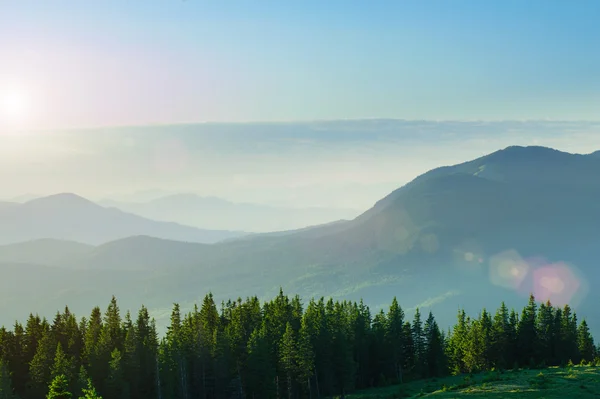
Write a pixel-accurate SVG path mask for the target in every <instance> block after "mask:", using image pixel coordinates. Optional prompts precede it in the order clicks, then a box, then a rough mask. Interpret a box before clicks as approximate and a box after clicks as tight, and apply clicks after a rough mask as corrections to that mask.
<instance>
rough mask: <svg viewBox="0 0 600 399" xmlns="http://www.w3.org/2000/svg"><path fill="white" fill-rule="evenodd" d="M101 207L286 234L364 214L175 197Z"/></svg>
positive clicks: (196, 223) (109, 202) (107, 203)
mask: <svg viewBox="0 0 600 399" xmlns="http://www.w3.org/2000/svg"><path fill="white" fill-rule="evenodd" d="M99 204H101V205H103V206H108V207H114V208H118V209H121V210H123V211H125V212H129V213H133V214H136V215H140V216H143V217H146V218H149V219H153V220H161V221H169V222H177V223H183V224H187V225H192V226H201V227H204V228H211V229H224V230H241V231H255V232H272V231H284V230H293V229H298V228H302V227H305V226H313V225H320V224H323V223H328V222H332V221H336V220H342V219H353V218H355V217H356V216H358V215H359V214H360V213H361V211H359V210H356V209H344V208H324V207H321V208H319V207H307V208H286V207H275V206H268V205H259V204H250V203H234V202H230V201H226V200H224V199H221V198H217V197H201V196H198V195H196V194H186V193H183V194H174V195H168V196H163V197H160V198H156V199H152V200H150V201H146V202H122V201H114V200H110V199H105V200H102V201H99Z"/></svg>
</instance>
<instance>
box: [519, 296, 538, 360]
mask: <svg viewBox="0 0 600 399" xmlns="http://www.w3.org/2000/svg"><path fill="white" fill-rule="evenodd" d="M536 316H537V305H536V303H535V298H534V296H533V295H530V296H529V303H528V304H527V306H526V307H525V308H524V309H523V312H522V314H521V319H520V320H519V324H518V329H517V336H518V338H517V349H518V351H519V363H520V364H521V366H535V365H537V363H536V355H537V353H538V352H539V351H538V347H539V340H538V331H537V325H536Z"/></svg>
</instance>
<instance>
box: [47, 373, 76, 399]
mask: <svg viewBox="0 0 600 399" xmlns="http://www.w3.org/2000/svg"><path fill="white" fill-rule="evenodd" d="M72 396H73V394H71V392H69V381H68V380H67V377H65V376H64V375H62V374H61V375H57V376H56V377H54V379H53V380H52V383H51V384H50V387H49V390H48V395H46V399H71V397H72Z"/></svg>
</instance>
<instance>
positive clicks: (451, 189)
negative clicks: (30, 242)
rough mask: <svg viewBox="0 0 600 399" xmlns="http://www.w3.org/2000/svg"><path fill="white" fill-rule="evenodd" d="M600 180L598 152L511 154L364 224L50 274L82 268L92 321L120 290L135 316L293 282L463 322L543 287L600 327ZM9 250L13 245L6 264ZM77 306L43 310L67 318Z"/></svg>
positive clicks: (161, 245)
mask: <svg viewBox="0 0 600 399" xmlns="http://www.w3.org/2000/svg"><path fill="white" fill-rule="evenodd" d="M597 176H600V157H597V155H594V154H589V155H573V154H568V153H563V152H560V151H556V150H552V149H547V148H542V147H508V148H506V149H504V150H500V151H497V152H494V153H492V154H489V155H486V156H483V157H480V158H478V159H475V160H473V161H469V162H465V163H462V164H459V165H454V166H449V167H443V168H437V169H434V170H432V171H430V172H427V173H425V174H423V175H421V176H419V177H417V178H416V179H414V180H413V181H412V182H410V183H408V184H406V185H404V186H403V187H400V188H398V189H397V190H395V191H393V192H392V193H390V194H389V195H388V196H386V197H385V198H383V199H381V200H380V201H378V202H377V203H376V204H375V206H374V207H373V208H371V209H369V210H368V211H366V212H364V213H363V214H362V215H360V216H358V217H357V218H355V219H353V220H351V221H347V222H339V223H332V224H327V225H324V226H317V227H314V228H310V229H303V230H299V231H293V232H289V233H285V234H258V235H255V236H248V237H245V238H244V239H236V240H229V241H221V242H219V243H214V244H211V245H202V244H193V243H178V242H173V241H168V240H158V239H156V238H151V237H144V236H138V237H131V238H127V239H124V240H117V241H114V242H111V243H108V244H106V245H103V246H99V247H96V248H94V249H93V250H92V251H89V252H87V253H86V254H85V256H84V257H79V258H78V259H76V260H71V261H65V262H64V263H63V264H62V265H47V266H46V267H48V268H49V269H43V270H46V271H47V272H48V273H51V272H50V271H48V270H52V271H53V272H52V273H58V274H61V273H64V270H67V269H64V267H65V265H66V266H67V267H69V268H70V269H72V270H75V269H77V273H76V274H75V275H73V276H71V275H69V281H70V282H71V283H72V284H76V281H75V280H76V279H78V278H81V279H84V280H86V281H82V282H81V285H80V286H81V287H85V290H84V289H83V288H82V290H83V291H82V293H81V294H78V295H79V296H77V298H81V301H82V302H81V306H82V307H83V305H86V307H85V308H84V309H85V310H86V311H87V310H88V308H89V306H87V305H88V304H90V303H91V304H98V303H100V304H102V303H104V302H105V301H107V298H106V297H107V293H112V294H116V295H117V296H118V297H119V298H122V301H123V302H122V303H123V308H127V307H132V308H134V307H136V306H138V305H139V303H140V302H144V303H145V304H147V305H148V306H150V307H161V306H169V304H170V303H172V302H174V301H177V302H179V303H181V304H183V305H189V304H190V303H192V302H194V301H195V300H197V299H198V298H200V297H201V296H202V295H203V294H205V293H206V292H208V291H212V292H213V293H214V294H215V295H217V298H218V299H227V298H237V297H244V296H246V295H254V294H256V293H262V294H263V295H264V297H265V298H267V297H270V296H273V295H276V293H277V292H278V290H279V287H280V286H282V287H283V288H284V290H286V291H287V292H293V293H298V294H300V295H302V296H303V297H304V298H310V297H312V296H316V297H319V296H322V295H323V296H332V297H335V298H346V299H358V298H361V297H362V298H364V299H365V300H366V301H367V302H368V303H369V304H371V305H374V307H375V308H376V305H377V304H379V303H388V302H389V298H390V297H392V296H397V297H398V300H399V302H400V303H401V304H402V306H403V307H405V309H406V311H407V314H408V313H410V312H411V309H413V310H414V308H416V307H423V308H433V309H434V311H436V312H438V313H439V314H449V315H452V314H453V313H452V312H453V311H454V310H455V309H457V308H458V307H459V306H464V307H465V308H466V310H467V311H478V310H479V309H480V308H481V307H487V308H495V307H497V305H498V304H499V302H500V301H501V300H504V301H506V302H507V305H508V306H512V305H515V306H516V305H517V304H520V303H522V301H523V296H527V295H528V294H529V292H532V291H536V292H537V293H538V294H540V299H544V298H545V297H544V295H545V296H548V298H551V299H552V300H553V301H554V300H558V301H560V300H567V301H568V302H570V303H571V304H573V305H574V306H575V307H576V309H577V311H578V314H579V315H580V316H582V317H586V318H587V319H588V322H589V324H590V326H591V327H592V328H593V329H594V328H598V329H600V318H598V317H597V316H596V313H595V307H596V305H595V304H596V303H597V302H598V301H600V292H598V291H597V290H589V289H587V288H586V287H590V286H592V285H593V284H594V283H596V284H598V283H600V270H598V268H597V261H598V259H600V223H598V221H599V220H600V179H598V178H597ZM2 254H3V250H2V248H0V262H2V260H1V259H2V256H3V255H2ZM24 260H26V259H24ZM69 262H70V263H69ZM561 262H563V263H561ZM560 264H563V265H564V268H566V269H565V270H567V271H568V272H569V273H570V274H569V273H567V274H556V275H552V276H553V277H552V278H553V279H556V278H559V277H560V278H562V279H563V280H561V283H562V284H563V286H562V288H561V289H562V291H561V292H555V291H548V290H549V289H548V288H546V287H545V286H543V284H542V283H544V284H545V282H544V281H545V280H543V278H542V280H543V281H542V280H540V278H541V277H539V276H540V273H541V275H543V273H554V271H553V270H554V269H553V268H556V265H560ZM60 266H62V267H63V268H61V267H60ZM0 267H1V266H0ZM30 267H31V268H38V269H39V267H40V266H39V265H38V266H34V265H31V266H28V265H26V262H25V263H22V264H21V265H20V269H18V271H17V272H15V270H16V269H15V266H14V264H13V265H12V266H11V269H10V270H11V272H12V273H17V275H19V273H26V272H27V270H28V268H30ZM506 267H508V268H509V269H508V270H509V271H510V272H511V273H512V271H513V270H516V271H517V272H519V270H524V273H525V275H524V276H523V278H522V280H519V281H517V282H515V281H513V280H511V278H512V277H510V276H512V274H509V275H508V276H507V275H502V274H501V272H502V270H504V269H502V268H506ZM498 268H500V269H498ZM38 269H35V270H38ZM498 273H500V275H498ZM61 275H62V274H61ZM91 275H93V276H95V278H96V279H97V280H98V281H105V280H107V279H108V277H107V276H108V275H112V276H113V278H114V277H115V276H121V275H122V278H121V279H119V280H118V281H116V282H115V283H113V284H110V285H105V286H101V285H100V286H97V287H98V288H93V289H92V288H91V287H89V283H87V279H89V278H90V277H89V276H91ZM557 276H559V277H557ZM561 276H562V277H561ZM11 278H17V277H11ZM57 284H58V283H57ZM540 284H542V285H540ZM94 287H96V286H94ZM27 290H29V288H28V287H25V288H24V291H23V292H19V293H13V294H12V295H10V296H8V297H6V295H5V297H0V303H2V300H6V301H7V303H15V301H18V298H19V297H20V296H22V295H27V292H26V291H27ZM86 290H89V293H87V294H84V291H85V292H87V291H86ZM35 294H36V297H37V298H40V297H42V296H43V293H40V292H36V293H35ZM559 294H560V295H559ZM0 295H4V294H2V291H1V290H0ZM44 295H46V296H45V297H47V298H54V297H53V293H52V292H47V293H46V294H44ZM84 295H87V296H84ZM561 295H563V297H564V298H566V299H564V298H563V297H561ZM66 298H67V295H66V294H65V296H60V297H59V298H58V299H56V298H54V299H52V300H51V301H50V300H49V301H47V302H44V304H45V305H44V306H47V307H49V308H50V307H51V306H55V308H60V307H62V306H64V303H61V302H60V301H63V300H66ZM561 298H563V299H561ZM3 310H7V311H8V310H10V309H8V308H6V309H5V308H3V307H1V306H0V311H3ZM11 311H12V310H11ZM26 311H27V312H28V311H30V309H27V310H26ZM21 313H23V312H19V314H21ZM7 314H8V313H7ZM453 321H454V320H440V323H442V324H444V323H450V322H453Z"/></svg>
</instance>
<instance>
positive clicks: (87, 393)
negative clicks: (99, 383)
mask: <svg viewBox="0 0 600 399" xmlns="http://www.w3.org/2000/svg"><path fill="white" fill-rule="evenodd" d="M79 399H102V396H100V395H98V392H96V388H94V384H93V383H92V380H91V379H89V378H88V380H87V386H86V387H85V388H83V389H82V394H81V396H79Z"/></svg>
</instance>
